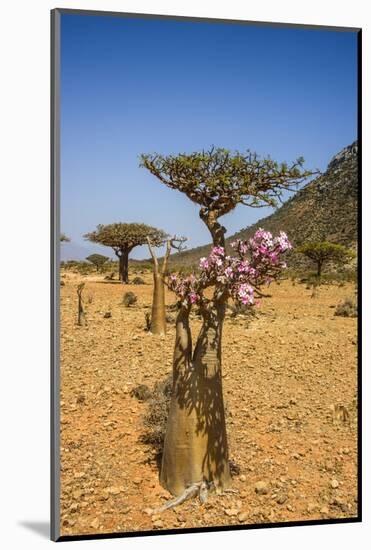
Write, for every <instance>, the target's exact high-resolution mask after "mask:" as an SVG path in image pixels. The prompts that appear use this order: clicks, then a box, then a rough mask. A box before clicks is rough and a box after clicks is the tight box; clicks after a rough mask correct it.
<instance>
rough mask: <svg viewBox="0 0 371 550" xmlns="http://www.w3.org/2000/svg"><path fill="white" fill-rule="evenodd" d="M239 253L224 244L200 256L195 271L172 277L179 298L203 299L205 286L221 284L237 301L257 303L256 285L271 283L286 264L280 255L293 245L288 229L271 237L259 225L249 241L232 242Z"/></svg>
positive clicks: (171, 280) (169, 283) (173, 287)
mask: <svg viewBox="0 0 371 550" xmlns="http://www.w3.org/2000/svg"><path fill="white" fill-rule="evenodd" d="M231 246H232V248H233V249H234V250H235V251H236V252H237V256H229V255H226V253H225V250H224V248H223V247H221V246H216V247H214V248H213V249H212V250H211V252H210V254H209V256H208V257H207V258H201V260H200V264H199V265H200V271H199V273H198V274H197V276H196V275H194V274H192V275H189V276H188V277H184V278H179V277H178V276H176V275H171V276H170V277H169V282H168V286H169V288H170V289H171V290H173V291H174V292H175V293H176V294H177V296H178V297H179V299H180V300H182V301H183V300H185V301H186V302H187V303H189V304H195V303H200V302H201V301H202V299H203V291H204V289H205V288H207V287H209V286H213V285H218V286H219V288H222V289H223V292H224V293H225V294H227V295H228V296H230V297H232V298H233V299H234V300H236V301H237V302H240V303H242V304H245V305H252V304H254V289H257V288H259V287H260V286H262V285H263V284H269V283H270V282H271V281H272V280H274V279H275V278H276V277H277V276H278V275H279V273H280V272H281V271H282V269H284V268H285V267H286V264H285V263H284V262H283V261H282V259H281V256H282V254H283V253H285V252H286V251H287V250H289V249H290V248H292V247H291V243H290V241H289V240H288V238H287V235H286V233H284V232H283V231H281V232H280V234H279V236H277V237H274V238H273V237H272V234H271V233H270V232H269V231H264V230H263V229H258V230H257V231H256V232H255V235H254V236H253V237H252V238H250V239H248V240H247V241H242V240H237V241H235V242H233V243H232V245H231Z"/></svg>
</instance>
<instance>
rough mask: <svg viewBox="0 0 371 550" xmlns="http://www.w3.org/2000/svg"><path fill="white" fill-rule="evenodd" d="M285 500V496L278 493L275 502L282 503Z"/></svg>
mask: <svg viewBox="0 0 371 550" xmlns="http://www.w3.org/2000/svg"><path fill="white" fill-rule="evenodd" d="M286 500H287V496H286V495H280V496H279V497H278V498H277V500H276V502H277V504H284V503H285V502H286Z"/></svg>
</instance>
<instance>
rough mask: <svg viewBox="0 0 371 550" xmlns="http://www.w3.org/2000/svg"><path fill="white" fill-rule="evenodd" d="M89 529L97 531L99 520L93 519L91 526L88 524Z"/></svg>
mask: <svg viewBox="0 0 371 550" xmlns="http://www.w3.org/2000/svg"><path fill="white" fill-rule="evenodd" d="M90 527H92V528H93V529H98V527H99V519H98V518H95V519H93V521H92V522H91V524H90Z"/></svg>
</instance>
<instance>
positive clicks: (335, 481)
mask: <svg viewBox="0 0 371 550" xmlns="http://www.w3.org/2000/svg"><path fill="white" fill-rule="evenodd" d="M330 486H331V487H332V489H337V488H338V487H339V482H338V480H337V479H332V480H331V481H330Z"/></svg>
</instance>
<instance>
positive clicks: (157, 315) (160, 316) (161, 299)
mask: <svg viewBox="0 0 371 550" xmlns="http://www.w3.org/2000/svg"><path fill="white" fill-rule="evenodd" d="M151 332H152V333H153V334H158V335H162V334H165V333H166V311H165V284H164V278H163V275H162V273H159V272H157V273H156V271H154V273H153V300H152V318H151Z"/></svg>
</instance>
